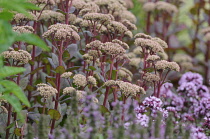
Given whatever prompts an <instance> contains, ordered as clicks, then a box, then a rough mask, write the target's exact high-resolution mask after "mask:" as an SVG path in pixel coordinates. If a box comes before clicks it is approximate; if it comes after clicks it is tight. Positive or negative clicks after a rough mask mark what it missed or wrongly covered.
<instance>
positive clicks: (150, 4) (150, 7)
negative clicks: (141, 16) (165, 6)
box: [143, 2, 155, 12]
mask: <svg viewBox="0 0 210 139" xmlns="http://www.w3.org/2000/svg"><path fill="white" fill-rule="evenodd" d="M143 10H144V11H146V12H152V11H154V10H155V3H154V2H146V3H144V5H143Z"/></svg>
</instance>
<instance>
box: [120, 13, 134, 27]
mask: <svg viewBox="0 0 210 139" xmlns="http://www.w3.org/2000/svg"><path fill="white" fill-rule="evenodd" d="M119 14H120V17H121V19H126V20H128V21H130V22H131V23H133V24H135V23H136V22H137V19H136V16H135V15H134V14H133V13H132V12H130V11H128V10H124V11H122V12H121V13H119Z"/></svg>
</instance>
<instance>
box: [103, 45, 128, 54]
mask: <svg viewBox="0 0 210 139" xmlns="http://www.w3.org/2000/svg"><path fill="white" fill-rule="evenodd" d="M101 51H102V52H104V53H105V54H107V55H111V56H117V55H123V54H125V52H126V51H125V49H124V48H123V47H122V46H120V45H119V44H118V43H112V42H106V43H104V44H102V45H101Z"/></svg>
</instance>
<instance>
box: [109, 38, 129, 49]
mask: <svg viewBox="0 0 210 139" xmlns="http://www.w3.org/2000/svg"><path fill="white" fill-rule="evenodd" d="M112 42H113V43H117V44H119V45H121V46H122V47H123V48H124V49H125V50H127V49H129V46H128V44H127V43H125V42H122V41H120V40H118V39H114V40H112Z"/></svg>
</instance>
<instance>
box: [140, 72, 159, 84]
mask: <svg viewBox="0 0 210 139" xmlns="http://www.w3.org/2000/svg"><path fill="white" fill-rule="evenodd" d="M143 80H145V81H147V82H150V83H153V82H158V81H159V80H160V78H159V76H157V75H155V74H152V73H148V72H147V73H146V74H145V75H144V76H143Z"/></svg>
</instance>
